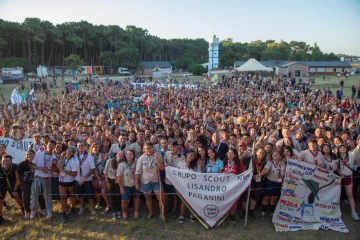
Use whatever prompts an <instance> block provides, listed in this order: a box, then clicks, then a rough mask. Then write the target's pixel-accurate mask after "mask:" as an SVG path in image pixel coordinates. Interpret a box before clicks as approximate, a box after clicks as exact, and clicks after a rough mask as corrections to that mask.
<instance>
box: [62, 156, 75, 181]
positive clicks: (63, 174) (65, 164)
mask: <svg viewBox="0 0 360 240" xmlns="http://www.w3.org/2000/svg"><path fill="white" fill-rule="evenodd" d="M72 158H73V157H71V158H70V159H68V160H67V161H66V162H65V160H66V158H65V157H64V159H63V160H62V165H63V172H62V173H61V174H60V182H62V181H63V180H64V178H65V175H66V174H65V170H66V167H67V165H68V164H69V162H70V160H71V159H72Z"/></svg>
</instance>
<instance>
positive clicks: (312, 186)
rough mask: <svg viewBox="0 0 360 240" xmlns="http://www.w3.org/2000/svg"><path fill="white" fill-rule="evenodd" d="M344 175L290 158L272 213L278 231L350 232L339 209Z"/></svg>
mask: <svg viewBox="0 0 360 240" xmlns="http://www.w3.org/2000/svg"><path fill="white" fill-rule="evenodd" d="M340 192H341V177H339V176H337V175H336V174H334V173H333V172H330V171H327V170H325V169H323V168H320V167H317V166H314V165H311V164H308V163H305V162H299V161H296V160H289V161H288V164H287V167H286V173H285V180H284V184H283V187H282V194H281V197H280V200H279V202H278V204H277V206H276V210H275V213H274V215H273V219H272V221H273V223H274V226H275V230H276V231H279V232H281V231H298V230H319V229H324V230H334V231H338V232H344V233H348V232H349V230H348V229H347V227H346V226H345V224H344V222H343V221H342V219H341V211H340Z"/></svg>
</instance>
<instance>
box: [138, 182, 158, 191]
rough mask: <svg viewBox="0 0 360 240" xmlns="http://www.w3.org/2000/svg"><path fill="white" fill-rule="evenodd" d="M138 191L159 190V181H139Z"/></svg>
mask: <svg viewBox="0 0 360 240" xmlns="http://www.w3.org/2000/svg"><path fill="white" fill-rule="evenodd" d="M140 192H142V193H152V192H154V193H157V192H160V183H159V182H148V183H146V184H145V183H142V182H141V181H140Z"/></svg>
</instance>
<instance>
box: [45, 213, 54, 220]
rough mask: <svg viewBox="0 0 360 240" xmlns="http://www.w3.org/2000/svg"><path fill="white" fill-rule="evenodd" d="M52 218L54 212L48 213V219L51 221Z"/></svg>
mask: <svg viewBox="0 0 360 240" xmlns="http://www.w3.org/2000/svg"><path fill="white" fill-rule="evenodd" d="M52 216H53V214H52V212H48V214H47V216H46V218H47V219H49V220H50V219H51V218H52Z"/></svg>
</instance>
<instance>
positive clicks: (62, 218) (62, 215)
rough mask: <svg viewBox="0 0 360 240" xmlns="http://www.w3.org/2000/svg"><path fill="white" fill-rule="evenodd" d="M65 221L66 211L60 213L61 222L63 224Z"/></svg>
mask: <svg viewBox="0 0 360 240" xmlns="http://www.w3.org/2000/svg"><path fill="white" fill-rule="evenodd" d="M66 222H67V216H66V212H64V213H62V214H61V223H62V224H64V223H66Z"/></svg>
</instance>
